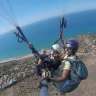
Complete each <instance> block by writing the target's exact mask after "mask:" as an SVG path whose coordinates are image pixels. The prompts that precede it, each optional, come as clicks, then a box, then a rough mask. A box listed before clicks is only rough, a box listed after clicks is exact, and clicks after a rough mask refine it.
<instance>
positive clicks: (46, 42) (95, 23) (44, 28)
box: [0, 10, 96, 60]
mask: <svg viewBox="0 0 96 96" xmlns="http://www.w3.org/2000/svg"><path fill="white" fill-rule="evenodd" d="M65 17H66V19H67V28H66V29H64V30H63V33H64V39H66V38H70V37H74V36H77V35H83V34H87V33H89V32H90V33H96V10H88V11H82V12H76V13H71V14H68V15H65ZM60 18H61V16H58V17H54V18H50V19H47V20H43V21H39V22H36V23H34V24H30V25H26V26H24V27H21V29H22V31H23V32H24V34H25V36H26V37H27V39H28V40H29V41H30V42H31V43H32V44H33V45H34V47H35V48H36V49H37V50H38V51H40V50H41V49H42V48H47V49H49V48H51V46H52V44H53V43H54V42H55V41H56V40H57V39H58V38H59V33H60V27H59V26H60ZM27 54H31V50H30V49H29V48H28V45H27V44H26V43H25V42H23V43H18V41H17V38H16V36H15V35H14V33H13V32H9V33H6V34H4V35H1V36H0V60H6V59H10V58H14V57H19V56H24V55H27Z"/></svg>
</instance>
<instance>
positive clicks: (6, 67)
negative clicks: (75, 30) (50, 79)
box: [0, 34, 96, 96]
mask: <svg viewBox="0 0 96 96" xmlns="http://www.w3.org/2000/svg"><path fill="white" fill-rule="evenodd" d="M74 39H75V40H77V41H78V42H79V44H80V45H79V50H78V53H77V55H78V56H79V57H80V58H81V59H82V60H83V62H84V63H85V64H86V67H87V69H88V73H89V76H88V78H87V79H86V80H84V81H82V82H81V84H80V85H79V87H78V88H77V89H76V90H75V91H73V92H71V93H69V94H67V96H96V84H95V82H96V75H95V74H96V69H95V68H96V34H86V35H82V36H77V37H74ZM34 65H35V58H34V57H33V56H30V57H26V58H23V59H20V60H13V61H9V62H5V63H1V64H0V86H1V85H2V86H1V87H0V88H1V91H0V96H39V93H40V89H39V88H38V85H39V82H40V81H41V79H40V78H39V77H37V76H36V75H34V73H33V71H32V70H33V69H34ZM10 78H11V79H12V78H14V80H13V79H12V80H13V81H14V82H15V81H17V80H18V83H17V82H16V84H13V85H12V84H11V85H12V86H9V85H10V84H9V81H10V80H11V79H10ZM6 80H7V81H6ZM2 82H3V83H2ZM5 83H6V84H7V85H6V84H5ZM4 84H5V85H4ZM3 85H4V86H3ZM6 86H9V87H6ZM49 96H59V95H58V92H57V90H56V89H55V87H54V86H52V85H50V84H49Z"/></svg>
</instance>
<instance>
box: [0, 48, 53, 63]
mask: <svg viewBox="0 0 96 96" xmlns="http://www.w3.org/2000/svg"><path fill="white" fill-rule="evenodd" d="M46 51H47V52H46V53H47V54H49V53H50V51H51V50H50V49H46ZM39 53H41V51H40V52H39ZM31 56H32V57H33V56H34V55H33V54H32V53H31V54H27V55H24V56H18V57H14V58H9V59H6V60H0V64H2V63H6V62H10V61H15V60H16V61H18V60H21V59H24V58H27V57H31Z"/></svg>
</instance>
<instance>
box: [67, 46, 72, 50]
mask: <svg viewBox="0 0 96 96" xmlns="http://www.w3.org/2000/svg"><path fill="white" fill-rule="evenodd" d="M65 49H68V50H72V49H73V48H72V47H68V46H65Z"/></svg>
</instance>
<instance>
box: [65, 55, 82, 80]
mask: <svg viewBox="0 0 96 96" xmlns="http://www.w3.org/2000/svg"><path fill="white" fill-rule="evenodd" d="M64 60H66V61H68V62H70V64H71V66H72V67H74V66H73V63H74V62H76V61H80V59H79V58H78V56H77V55H76V59H75V60H72V59H69V58H66V59H64ZM71 70H72V71H73V72H74V74H75V75H76V76H77V77H78V80H80V79H81V77H80V76H79V75H78V74H77V72H76V70H74V68H71Z"/></svg>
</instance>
